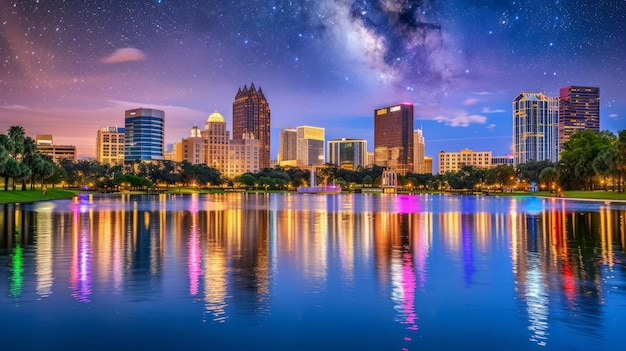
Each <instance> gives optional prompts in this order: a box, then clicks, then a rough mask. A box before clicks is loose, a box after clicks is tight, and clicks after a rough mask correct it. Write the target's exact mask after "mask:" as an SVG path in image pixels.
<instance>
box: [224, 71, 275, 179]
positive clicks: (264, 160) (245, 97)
mask: <svg viewBox="0 0 626 351" xmlns="http://www.w3.org/2000/svg"><path fill="white" fill-rule="evenodd" d="M248 133H252V135H253V136H254V139H255V140H258V141H259V147H260V154H259V157H260V159H259V166H260V167H261V168H267V167H269V166H270V108H269V105H268V103H267V99H266V98H265V95H264V94H263V90H262V89H261V88H260V87H259V90H258V91H257V90H256V88H255V87H254V83H252V84H251V85H250V88H248V87H247V86H245V85H244V87H243V89H239V90H238V91H237V95H236V96H235V101H234V102H233V140H242V135H248Z"/></svg>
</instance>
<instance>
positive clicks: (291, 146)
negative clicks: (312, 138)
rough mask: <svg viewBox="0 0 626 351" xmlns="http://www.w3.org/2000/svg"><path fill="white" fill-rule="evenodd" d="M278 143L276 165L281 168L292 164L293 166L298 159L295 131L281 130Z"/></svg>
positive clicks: (296, 134)
mask: <svg viewBox="0 0 626 351" xmlns="http://www.w3.org/2000/svg"><path fill="white" fill-rule="evenodd" d="M278 143H279V146H278V164H279V165H281V166H282V165H286V164H288V163H293V165H294V166H295V161H296V158H297V157H298V154H297V148H298V131H297V130H295V129H287V128H286V129H282V130H281V131H280V136H279V138H278ZM288 161H289V162H288Z"/></svg>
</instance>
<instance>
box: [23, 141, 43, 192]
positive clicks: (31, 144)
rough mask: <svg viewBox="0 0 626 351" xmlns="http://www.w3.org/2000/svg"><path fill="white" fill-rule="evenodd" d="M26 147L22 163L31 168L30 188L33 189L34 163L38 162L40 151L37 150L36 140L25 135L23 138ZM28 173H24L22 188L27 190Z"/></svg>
mask: <svg viewBox="0 0 626 351" xmlns="http://www.w3.org/2000/svg"><path fill="white" fill-rule="evenodd" d="M23 140H24V141H23V144H24V149H23V154H22V163H23V164H24V165H26V166H27V167H28V169H29V170H30V172H29V174H30V177H31V179H30V190H33V178H34V177H35V172H34V169H33V168H34V163H35V162H36V160H35V159H36V158H37V157H39V152H37V145H36V144H35V141H34V140H33V139H32V138H31V137H25V138H24V139H23ZM27 176H28V174H24V177H23V178H22V190H26V177H27Z"/></svg>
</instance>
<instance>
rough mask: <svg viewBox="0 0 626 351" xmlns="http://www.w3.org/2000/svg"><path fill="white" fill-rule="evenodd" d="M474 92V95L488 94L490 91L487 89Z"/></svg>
mask: <svg viewBox="0 0 626 351" xmlns="http://www.w3.org/2000/svg"><path fill="white" fill-rule="evenodd" d="M474 94H475V95H489V94H491V93H490V92H488V91H475V92H474Z"/></svg>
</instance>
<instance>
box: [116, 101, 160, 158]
mask: <svg viewBox="0 0 626 351" xmlns="http://www.w3.org/2000/svg"><path fill="white" fill-rule="evenodd" d="M124 121H125V123H124V161H137V160H139V161H149V160H163V159H164V157H163V154H164V152H165V112H163V111H161V110H156V109H149V108H138V109H133V110H127V111H126V114H125V119H124Z"/></svg>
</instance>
